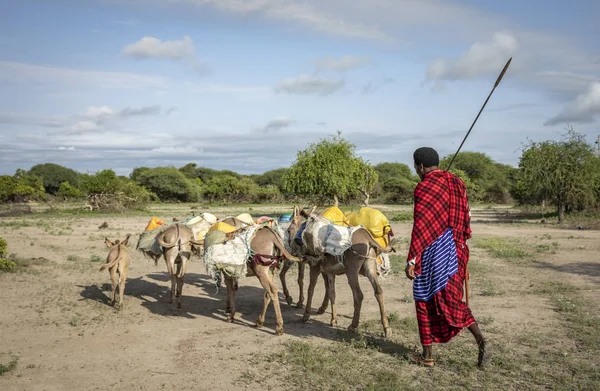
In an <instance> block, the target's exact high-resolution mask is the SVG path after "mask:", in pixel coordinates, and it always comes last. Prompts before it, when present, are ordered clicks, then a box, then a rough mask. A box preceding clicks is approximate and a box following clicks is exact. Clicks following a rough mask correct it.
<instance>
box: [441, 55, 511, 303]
mask: <svg viewBox="0 0 600 391" xmlns="http://www.w3.org/2000/svg"><path fill="white" fill-rule="evenodd" d="M511 61H512V57H511V58H509V59H508V62H507V63H506V65H505V66H504V69H502V72H501V73H500V76H498V79H496V83H494V88H492V90H491V91H490V94H489V95H488V97H487V99H486V100H485V102H484V103H483V106H481V109H480V110H479V113H477V117H475V121H473V123H472V124H471V127H470V128H469V131H468V132H467V134H466V135H465V138H463V141H462V143H460V146H459V147H458V150H457V151H456V153H455V154H454V156H453V157H452V160H450V164H448V167H447V168H446V171H449V170H450V167H452V163H454V159H456V156H457V155H458V152H460V149H461V148H462V146H463V144H464V143H465V141H467V137H469V134H470V133H471V130H473V126H475V122H477V120H478V119H479V116H480V115H481V112H482V111H483V109H484V107H485V105H487V103H488V100H490V98H491V96H492V94H493V93H494V90H495V89H496V87H498V84H500V81H501V80H502V78H503V77H504V74H505V73H506V70H507V69H508V67H509V65H510V62H511ZM469 279H470V275H469V265H468V264H467V270H466V272H465V299H466V303H467V307H468V306H469Z"/></svg>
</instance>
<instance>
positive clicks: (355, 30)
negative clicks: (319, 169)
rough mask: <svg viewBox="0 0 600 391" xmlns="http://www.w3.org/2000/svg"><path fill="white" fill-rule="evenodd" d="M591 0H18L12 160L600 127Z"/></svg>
mask: <svg viewBox="0 0 600 391" xmlns="http://www.w3.org/2000/svg"><path fill="white" fill-rule="evenodd" d="M594 15H600V3H599V2H595V1H583V0H582V1H577V2H572V3H571V2H567V1H542V0H537V1H536V0H531V1H503V2H497V1H487V0H486V1H475V0H469V1H445V0H435V1H433V0H422V1H417V0H404V1H402V0H397V1H390V0H370V1H355V0H320V1H315V0H303V1H291V0H247V1H243V0H218V1H217V0H162V1H159V0H96V1H94V0H89V1H85V2H84V1H73V0H57V1H53V2H48V1H28V0H21V1H18V2H11V3H9V4H5V5H3V12H2V13H1V14H0V164H1V166H0V167H1V168H0V173H2V174H13V173H14V171H15V169H17V168H24V169H28V168H30V167H31V166H33V165H35V164H39V163H45V162H53V163H58V164H62V165H65V166H68V167H71V168H74V169H76V170H79V171H82V172H88V171H89V172H93V171H96V170H99V169H103V168H112V169H114V170H115V171H116V172H117V173H119V174H124V175H127V174H129V173H130V172H131V170H132V169H133V168H134V167H139V166H164V165H174V166H177V167H180V166H182V165H184V164H186V163H189V162H196V163H197V164H198V165H202V166H207V167H211V168H215V169H231V170H235V171H238V172H240V173H261V172H264V171H266V170H270V169H274V168H278V167H285V166H289V165H290V164H291V163H292V162H293V161H294V159H295V157H296V152H297V151H298V150H300V149H304V148H305V147H306V146H307V145H308V144H309V143H311V142H317V141H319V140H320V139H321V138H323V137H326V136H327V135H332V134H335V132H336V131H337V130H341V131H342V132H343V136H344V137H345V138H347V139H348V140H350V141H352V142H353V143H355V144H356V146H357V153H358V154H359V155H360V156H362V157H363V158H365V159H367V160H369V161H371V162H372V163H379V162H383V161H397V162H403V163H407V164H411V157H412V151H413V150H414V149H415V148H417V147H419V146H423V145H427V146H432V147H434V148H436V149H437V150H438V151H439V152H440V154H441V155H442V156H444V155H447V154H451V153H453V152H454V151H455V150H456V148H457V147H458V145H459V144H460V142H461V141H462V138H463V137H464V134H465V133H466V131H467V130H468V128H469V126H470V125H471V122H472V121H473V119H474V117H475V115H476V114H477V112H478V110H479V108H480V107H481V105H482V104H483V101H484V100H485V98H486V97H487V94H488V93H489V91H490V89H491V87H492V85H493V83H494V81H495V79H496V77H497V75H498V73H499V72H500V70H501V69H502V67H503V65H504V63H505V62H506V61H507V60H508V58H509V57H511V56H512V57H513V61H512V64H511V67H510V69H509V71H508V73H507V75H506V77H505V79H504V80H503V82H502V84H501V85H500V87H499V88H498V89H497V90H496V92H495V93H494V96H492V98H491V100H490V102H489V103H488V105H487V107H486V109H485V111H484V112H483V114H482V115H481V117H480V119H479V121H478V123H477V124H476V126H475V128H474V130H473V132H472V133H471V136H470V137H469V139H468V140H467V142H466V144H465V146H464V147H463V150H465V151H466V150H470V151H480V152H485V153H486V154H488V155H489V156H491V157H492V158H493V159H495V160H497V161H499V162H502V163H506V164H512V165H516V164H517V163H518V159H519V157H520V152H519V148H520V147H521V146H522V144H523V143H526V142H527V139H533V140H545V139H551V138H552V139H556V138H558V137H560V133H562V132H564V128H565V127H566V126H573V127H574V128H575V129H576V130H577V131H579V132H582V133H585V134H587V135H588V139H589V141H590V142H593V141H594V140H595V138H596V136H597V134H598V133H600V126H599V125H598V121H599V120H600V43H598V41H597V39H595V37H597V36H598V35H599V34H600V27H599V25H598V23H597V22H596V21H594V19H593V18H594Z"/></svg>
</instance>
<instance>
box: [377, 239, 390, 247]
mask: <svg viewBox="0 0 600 391" xmlns="http://www.w3.org/2000/svg"><path fill="white" fill-rule="evenodd" d="M375 241H376V242H377V243H379V245H380V246H381V247H383V248H386V247H387V245H388V238H387V236H384V237H381V238H375Z"/></svg>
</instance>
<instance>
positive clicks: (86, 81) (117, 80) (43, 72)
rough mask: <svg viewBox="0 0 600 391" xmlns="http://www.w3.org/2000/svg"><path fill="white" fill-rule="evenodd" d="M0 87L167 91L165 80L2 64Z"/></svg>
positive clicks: (17, 63) (14, 63) (121, 74)
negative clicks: (22, 85)
mask: <svg viewBox="0 0 600 391" xmlns="http://www.w3.org/2000/svg"><path fill="white" fill-rule="evenodd" d="M0 84H38V85H58V86H59V87H61V88H64V87H66V86H69V85H70V86H75V87H78V88H81V87H82V86H85V87H88V88H89V87H96V88H101V89H139V88H165V87H166V83H165V80H164V79H163V78H162V77H157V76H146V75H139V74H135V73H124V72H105V71H94V70H84V69H73V68H60V67H48V66H42V65H32V64H25V63H19V62H10V61H0Z"/></svg>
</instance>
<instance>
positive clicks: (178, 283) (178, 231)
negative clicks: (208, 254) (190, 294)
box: [156, 223, 202, 308]
mask: <svg viewBox="0 0 600 391" xmlns="http://www.w3.org/2000/svg"><path fill="white" fill-rule="evenodd" d="M156 240H157V241H158V244H160V245H161V246H162V248H163V255H164V257H165V262H166V263H167V270H168V271H169V275H170V276H171V300H170V301H169V303H171V304H173V302H174V301H175V298H177V307H178V308H181V291H182V290H183V276H185V272H186V271H187V261H189V260H190V258H191V256H192V254H196V253H197V251H198V249H197V247H196V246H202V243H201V242H197V241H195V240H194V233H193V232H192V230H191V229H190V228H189V227H187V226H186V225H184V224H180V223H176V224H173V225H170V226H169V227H168V228H167V229H166V230H165V231H164V232H163V233H161V234H160V235H159V236H158V237H157V238H156ZM175 265H177V270H175Z"/></svg>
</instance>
